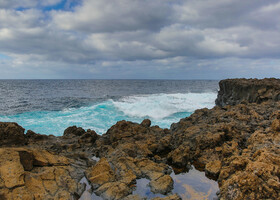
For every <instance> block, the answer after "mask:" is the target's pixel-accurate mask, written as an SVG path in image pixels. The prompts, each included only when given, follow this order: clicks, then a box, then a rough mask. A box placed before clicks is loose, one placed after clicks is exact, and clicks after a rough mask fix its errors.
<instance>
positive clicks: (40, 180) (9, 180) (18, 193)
mask: <svg viewBox="0 0 280 200" xmlns="http://www.w3.org/2000/svg"><path fill="white" fill-rule="evenodd" d="M70 162H71V160H69V159H67V158H66V157H64V156H57V155H53V154H51V153H49V152H47V151H39V150H38V149H36V150H34V149H29V148H0V177H1V178H0V199H13V200H16V199H23V200H29V199H30V200H32V199H71V198H74V197H76V198H77V197H79V196H80V195H81V193H82V192H83V190H84V185H81V184H79V183H78V182H77V181H76V180H75V178H73V176H74V175H72V174H75V168H74V167H72V166H71V165H70ZM72 162H73V161H72Z"/></svg>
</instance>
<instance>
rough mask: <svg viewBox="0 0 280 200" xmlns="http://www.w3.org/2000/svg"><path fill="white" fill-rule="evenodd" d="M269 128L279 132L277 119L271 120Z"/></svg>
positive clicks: (279, 127) (279, 122)
mask: <svg viewBox="0 0 280 200" xmlns="http://www.w3.org/2000/svg"><path fill="white" fill-rule="evenodd" d="M271 128H272V130H274V131H278V132H279V131H280V120H279V119H275V120H273V122H272V124H271Z"/></svg>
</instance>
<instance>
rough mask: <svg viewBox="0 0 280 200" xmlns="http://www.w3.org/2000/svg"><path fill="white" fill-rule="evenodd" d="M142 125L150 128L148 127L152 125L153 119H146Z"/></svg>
mask: <svg viewBox="0 0 280 200" xmlns="http://www.w3.org/2000/svg"><path fill="white" fill-rule="evenodd" d="M141 125H142V126H144V127H147V128H148V127H150V126H151V120H149V119H144V120H143V121H142V122H141Z"/></svg>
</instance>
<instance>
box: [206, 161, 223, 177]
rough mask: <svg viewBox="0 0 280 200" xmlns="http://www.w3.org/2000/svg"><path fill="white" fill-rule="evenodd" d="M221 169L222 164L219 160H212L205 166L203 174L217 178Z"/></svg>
mask: <svg viewBox="0 0 280 200" xmlns="http://www.w3.org/2000/svg"><path fill="white" fill-rule="evenodd" d="M221 167H222V162H221V161H219V160H214V161H211V162H209V163H207V164H206V166H205V172H206V175H209V176H211V177H214V178H217V177H218V176H219V173H220V170H221Z"/></svg>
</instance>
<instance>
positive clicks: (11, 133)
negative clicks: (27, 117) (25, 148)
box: [0, 122, 27, 146]
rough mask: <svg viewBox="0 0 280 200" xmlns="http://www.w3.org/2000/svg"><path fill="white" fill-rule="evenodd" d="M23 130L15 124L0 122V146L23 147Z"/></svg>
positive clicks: (24, 139)
mask: <svg viewBox="0 0 280 200" xmlns="http://www.w3.org/2000/svg"><path fill="white" fill-rule="evenodd" d="M26 142H27V140H26V137H25V135H24V128H22V127H21V126H19V125H18V124H17V123H10V122H0V146H14V145H24V144H26Z"/></svg>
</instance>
